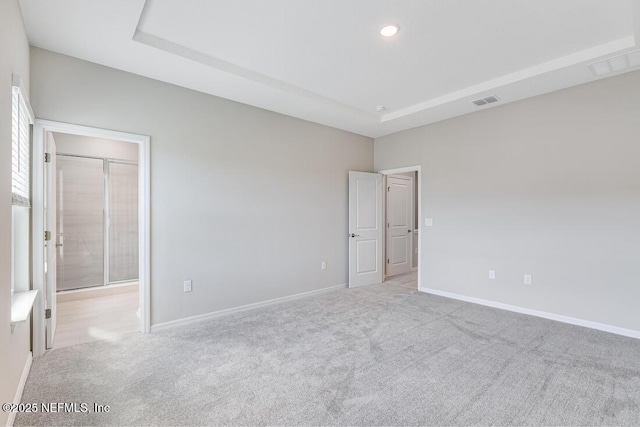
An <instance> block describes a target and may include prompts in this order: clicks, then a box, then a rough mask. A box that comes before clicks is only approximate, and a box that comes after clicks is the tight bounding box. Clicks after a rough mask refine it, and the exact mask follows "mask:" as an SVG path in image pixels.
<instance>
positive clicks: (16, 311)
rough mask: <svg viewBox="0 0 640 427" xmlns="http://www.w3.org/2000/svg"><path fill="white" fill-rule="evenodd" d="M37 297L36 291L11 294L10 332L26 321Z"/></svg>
mask: <svg viewBox="0 0 640 427" xmlns="http://www.w3.org/2000/svg"><path fill="white" fill-rule="evenodd" d="M37 295H38V291H37V290H33V291H26V292H16V293H14V294H13V297H12V298H11V332H13V329H14V328H15V327H16V324H18V323H22V322H26V321H27V319H28V318H29V314H31V309H32V308H33V303H34V302H35V300H36V296H37Z"/></svg>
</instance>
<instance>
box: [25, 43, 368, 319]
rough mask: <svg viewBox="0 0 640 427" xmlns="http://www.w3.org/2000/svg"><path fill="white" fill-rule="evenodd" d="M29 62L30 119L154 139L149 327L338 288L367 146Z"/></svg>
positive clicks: (86, 68)
mask: <svg viewBox="0 0 640 427" xmlns="http://www.w3.org/2000/svg"><path fill="white" fill-rule="evenodd" d="M31 61H32V62H31V65H32V68H31V70H32V77H31V84H32V105H33V108H34V110H35V113H36V116H37V117H38V118H42V119H50V120H57V121H63V122H70V123H78V124H82V125H86V126H95V127H100V128H107V129H114V130H119V131H125V132H133V133H139V134H145V135H150V136H151V316H152V323H153V324H156V323H160V322H166V321H170V320H174V319H180V318H183V317H187V316H193V315H197V314H202V313H207V312H211V311H215V310H221V309H225V308H229V307H235V306H240V305H243V304H249V303H254V302H258V301H263V300H267V299H270V298H277V297H282V296H287V295H292V294H297V293H300V292H306V291H312V290H316V289H322V288H326V287H329V286H334V285H339V284H344V283H346V282H347V258H348V254H347V245H348V241H347V238H346V235H347V231H348V230H347V210H348V208H347V184H348V182H347V172H348V171H349V170H360V171H371V170H372V169H373V148H372V144H373V142H372V140H371V139H370V138H365V137H362V136H358V135H354V134H351V133H347V132H344V131H339V130H336V129H333V128H329V127H326V126H321V125H317V124H313V123H310V122H305V121H302V120H299V119H294V118H291V117H287V116H283V115H280V114H276V113H272V112H269V111H265V110H261V109H258V108H254V107H250V106H247V105H243V104H239V103H236V102H231V101H228V100H224V99H220V98H216V97H213V96H210V95H205V94H202V93H198V92H194V91H190V90H187V89H184V88H180V87H177V86H173V85H169V84H166V83H162V82H159V81H155V80H151V79H148V78H144V77H139V76H136V75H133V74H129V73H125V72H122V71H117V70H114V69H111V68H107V67H103V66H100V65H96V64H92V63H89V62H85V61H81V60H78V59H74V58H71V57H67V56H63V55H59V54H56V53H53V52H48V51H44V50H40V49H35V48H34V49H32V55H31ZM323 260H326V261H327V265H328V268H327V270H326V271H321V269H320V264H321V262H322V261H323ZM186 279H192V280H193V292H191V293H183V292H182V282H183V280H186Z"/></svg>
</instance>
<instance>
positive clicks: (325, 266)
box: [320, 261, 327, 270]
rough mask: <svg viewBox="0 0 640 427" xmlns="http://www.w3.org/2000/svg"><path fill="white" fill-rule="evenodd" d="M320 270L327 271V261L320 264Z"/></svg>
mask: <svg viewBox="0 0 640 427" xmlns="http://www.w3.org/2000/svg"><path fill="white" fill-rule="evenodd" d="M320 269H321V270H326V269H327V261H322V264H320Z"/></svg>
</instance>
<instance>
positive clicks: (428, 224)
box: [424, 218, 433, 227]
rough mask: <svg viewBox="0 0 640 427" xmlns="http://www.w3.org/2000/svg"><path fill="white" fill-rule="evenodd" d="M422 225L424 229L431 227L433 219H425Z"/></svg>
mask: <svg viewBox="0 0 640 427" xmlns="http://www.w3.org/2000/svg"><path fill="white" fill-rule="evenodd" d="M424 225H425V226H426V227H433V218H425V219H424Z"/></svg>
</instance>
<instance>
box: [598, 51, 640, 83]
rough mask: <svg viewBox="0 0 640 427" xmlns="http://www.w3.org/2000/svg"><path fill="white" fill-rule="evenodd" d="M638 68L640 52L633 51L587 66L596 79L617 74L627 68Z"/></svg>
mask: <svg viewBox="0 0 640 427" xmlns="http://www.w3.org/2000/svg"><path fill="white" fill-rule="evenodd" d="M638 66H640V50H634V51H633V52H629V53H627V54H624V55H619V56H614V57H613V58H609V59H605V60H604V61H600V62H596V63H593V64H591V65H589V68H591V72H592V73H593V75H594V76H596V77H601V76H604V75H606V74H610V73H618V72H620V71H624V70H626V69H628V68H635V67H638Z"/></svg>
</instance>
